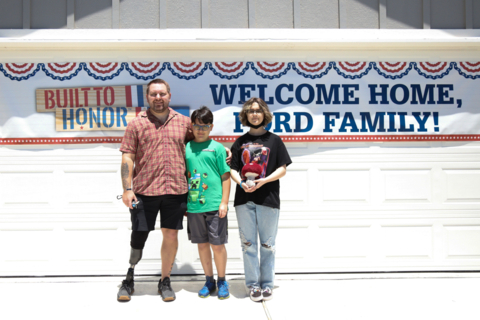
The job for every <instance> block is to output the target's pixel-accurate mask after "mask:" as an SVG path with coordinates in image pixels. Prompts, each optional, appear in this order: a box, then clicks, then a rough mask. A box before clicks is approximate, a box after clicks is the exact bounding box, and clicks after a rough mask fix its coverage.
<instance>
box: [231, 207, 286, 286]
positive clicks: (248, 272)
mask: <svg viewBox="0 0 480 320" xmlns="http://www.w3.org/2000/svg"><path fill="white" fill-rule="evenodd" d="M235 211H236V213H237V221H238V228H239V232H240V241H241V242H242V252H243V265H244V268H245V284H246V286H247V287H252V286H258V287H261V288H262V289H265V288H266V287H269V288H271V289H273V281H274V278H275V238H276V236H277V229H278V217H279V215H280V210H279V209H276V208H271V207H266V206H261V205H258V204H255V203H253V202H252V201H249V202H247V203H246V204H244V205H240V206H236V207H235ZM258 237H260V244H261V245H260V264H259V261H258Z"/></svg>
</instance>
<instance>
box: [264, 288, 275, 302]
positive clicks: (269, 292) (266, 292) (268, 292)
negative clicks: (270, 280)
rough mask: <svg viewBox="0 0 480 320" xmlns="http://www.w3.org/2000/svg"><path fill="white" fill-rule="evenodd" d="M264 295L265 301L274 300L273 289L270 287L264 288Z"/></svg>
mask: <svg viewBox="0 0 480 320" xmlns="http://www.w3.org/2000/svg"><path fill="white" fill-rule="evenodd" d="M262 297H263V300H264V301H268V300H272V298H273V290H272V289H270V288H269V287H266V288H265V289H262Z"/></svg>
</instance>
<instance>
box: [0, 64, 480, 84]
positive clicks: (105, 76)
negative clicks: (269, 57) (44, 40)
mask: <svg viewBox="0 0 480 320" xmlns="http://www.w3.org/2000/svg"><path fill="white" fill-rule="evenodd" d="M166 69H168V70H169V71H170V72H171V73H172V74H173V75H175V76H176V77H178V78H179V79H183V80H190V79H196V78H198V77H199V76H202V75H204V73H205V72H206V71H207V70H208V69H209V70H210V71H211V72H212V73H213V74H214V75H216V76H218V77H220V78H222V79H228V80H231V79H238V78H239V77H241V76H243V75H244V74H245V72H246V71H247V70H248V69H252V70H253V71H254V72H255V74H256V75H258V76H260V77H262V78H264V79H278V78H280V77H282V76H284V75H286V74H287V72H289V71H290V70H294V71H295V72H296V73H298V74H299V75H301V76H303V77H305V78H309V79H317V78H322V77H323V76H325V75H327V74H328V73H329V72H330V71H331V69H334V70H335V71H336V72H337V74H338V75H341V76H342V77H344V78H346V79H352V80H353V79H360V78H362V77H363V76H365V75H367V74H369V72H371V70H372V69H374V70H376V71H377V72H378V74H380V75H382V76H383V77H385V78H386V79H400V78H402V77H404V76H406V75H408V74H409V73H410V72H411V70H412V69H415V70H416V71H417V72H418V74H420V75H421V76H423V77H424V78H426V79H439V78H443V77H444V76H446V75H448V74H449V73H450V72H451V70H452V69H455V70H457V71H458V73H459V74H460V75H462V76H463V77H465V78H467V79H477V78H478V77H480V61H474V62H468V61H464V62H425V61H421V62H405V61H399V62H386V61H378V62H365V61H356V62H352V61H337V62H325V61H323V62H264V61H263V62H123V63H119V62H111V63H99V62H97V63H93V62H89V63H73V62H67V63H4V64H2V63H0V71H1V72H2V73H3V74H4V76H5V77H7V78H10V79H11V80H16V81H22V80H28V79H29V78H31V77H33V76H34V75H35V74H37V72H38V71H40V70H43V71H44V72H45V74H46V75H47V76H49V77H50V78H52V79H54V80H60V81H63V80H69V79H72V78H73V77H75V76H77V75H78V74H79V72H80V71H82V70H84V71H85V72H87V74H88V75H89V76H91V77H93V78H95V79H98V80H102V81H105V80H111V79H113V78H115V77H118V76H119V75H120V74H121V72H123V71H124V70H126V71H127V72H128V73H129V74H130V75H131V76H133V77H135V78H137V79H142V80H152V79H155V78H157V77H160V76H161V75H162V74H163V72H164V71H165V70H166Z"/></svg>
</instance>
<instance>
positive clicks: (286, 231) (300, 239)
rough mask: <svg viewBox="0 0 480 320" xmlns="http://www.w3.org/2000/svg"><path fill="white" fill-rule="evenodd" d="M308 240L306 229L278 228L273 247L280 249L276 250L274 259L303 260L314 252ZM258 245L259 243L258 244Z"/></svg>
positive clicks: (313, 245)
mask: <svg viewBox="0 0 480 320" xmlns="http://www.w3.org/2000/svg"><path fill="white" fill-rule="evenodd" d="M308 240H309V232H308V229H307V227H296V228H291V227H285V226H282V225H280V226H279V227H278V236H277V239H276V241H275V246H276V247H277V248H281V250H278V249H276V250H277V253H276V257H277V258H278V259H303V258H305V257H306V256H308V252H309V251H310V250H316V249H315V246H316V245H315V244H312V243H311V242H310V241H308ZM259 245H260V243H259Z"/></svg>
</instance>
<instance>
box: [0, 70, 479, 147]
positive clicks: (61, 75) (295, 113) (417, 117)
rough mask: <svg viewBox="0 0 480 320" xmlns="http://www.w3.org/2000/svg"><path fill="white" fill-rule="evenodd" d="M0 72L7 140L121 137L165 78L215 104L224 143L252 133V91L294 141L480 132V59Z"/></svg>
mask: <svg viewBox="0 0 480 320" xmlns="http://www.w3.org/2000/svg"><path fill="white" fill-rule="evenodd" d="M0 72H2V73H3V77H2V76H1V75H0V87H1V88H2V94H0V106H1V107H2V117H3V119H7V120H8V121H3V122H2V123H1V124H0V145H15V144H67V143H72V144H85V143H87V144H88V143H92V144H96V143H118V142H119V141H120V140H119V139H120V138H121V136H122V135H123V131H122V130H125V127H126V126H127V124H128V121H130V120H131V119H133V118H134V117H135V116H136V115H138V112H140V110H141V109H142V108H145V107H147V106H148V101H147V99H146V98H145V90H146V84H147V83H148V82H149V81H151V80H153V79H157V78H162V79H164V80H166V81H168V82H169V83H170V85H171V87H172V89H171V90H172V99H171V107H172V108H174V109H175V110H177V111H178V112H180V113H182V114H185V115H189V114H190V113H191V112H192V111H193V110H195V109H196V108H198V107H200V106H201V105H206V106H208V107H209V108H211V109H212V111H213V112H214V116H215V127H214V131H213V132H212V135H213V136H214V137H215V138H216V139H217V140H218V141H221V142H230V141H234V140H235V139H236V137H238V136H239V135H241V134H243V133H245V132H246V130H247V128H245V127H243V126H242V125H241V123H240V122H239V121H238V117H237V115H238V112H239V110H240V108H241V105H242V103H243V102H244V101H246V100H248V99H249V98H251V97H261V98H263V99H264V100H265V101H266V102H267V104H268V105H269V107H270V109H271V111H272V113H273V121H272V123H271V125H270V126H269V127H268V129H269V130H271V131H272V132H274V133H277V134H278V135H280V136H281V137H282V138H283V139H284V141H287V142H300V141H301V142H304V141H315V142H366V141H384V142H396V141H407V142H419V141H480V109H479V108H478V101H480V90H478V86H479V84H480V83H477V82H476V81H480V61H457V62H446V61H416V62H413V61H297V62H269V61H256V62H243V61H237V62H235V61H220V62H200V61H197V62H171V61H170V62H165V61H162V62H160V61H150V62H148V61H146V62H106V63H104V62H88V63H87V62H80V63H79V62H48V63H0ZM33 101H35V102H33ZM32 103H36V105H32ZM52 117H53V119H52ZM52 123H54V124H55V125H54V126H52V125H51V124H52Z"/></svg>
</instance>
